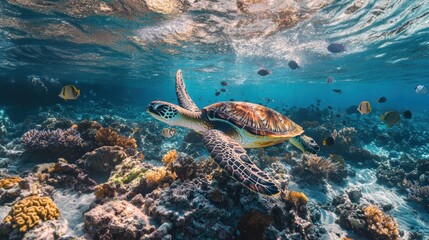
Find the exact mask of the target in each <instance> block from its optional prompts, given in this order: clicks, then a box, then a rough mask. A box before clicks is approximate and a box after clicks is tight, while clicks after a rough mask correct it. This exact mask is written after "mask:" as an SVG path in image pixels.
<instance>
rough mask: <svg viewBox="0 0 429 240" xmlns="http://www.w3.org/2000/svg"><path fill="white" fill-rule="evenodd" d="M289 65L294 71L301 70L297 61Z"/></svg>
mask: <svg viewBox="0 0 429 240" xmlns="http://www.w3.org/2000/svg"><path fill="white" fill-rule="evenodd" d="M287 65H288V66H289V67H290V68H291V69H293V70H295V69H297V68H299V65H298V63H297V62H296V61H294V60H291V61H289V63H288V64H287Z"/></svg>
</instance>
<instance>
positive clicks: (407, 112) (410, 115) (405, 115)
mask: <svg viewBox="0 0 429 240" xmlns="http://www.w3.org/2000/svg"><path fill="white" fill-rule="evenodd" d="M402 116H404V118H406V119H411V117H412V114H411V111H410V110H406V111H405V112H403V113H402Z"/></svg>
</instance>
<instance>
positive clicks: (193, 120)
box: [176, 109, 211, 133]
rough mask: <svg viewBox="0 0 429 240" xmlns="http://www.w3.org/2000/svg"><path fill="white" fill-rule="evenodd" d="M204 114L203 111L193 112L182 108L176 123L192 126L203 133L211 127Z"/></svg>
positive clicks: (191, 127) (187, 126)
mask: <svg viewBox="0 0 429 240" xmlns="http://www.w3.org/2000/svg"><path fill="white" fill-rule="evenodd" d="M202 115H203V114H202V112H192V111H189V110H186V109H181V111H180V116H181V117H180V118H179V120H177V122H176V125H178V126H182V127H186V128H190V129H193V130H194V131H196V132H199V133H201V132H203V131H205V130H208V129H210V128H211V127H210V124H208V122H207V121H206V120H205V119H203V117H202Z"/></svg>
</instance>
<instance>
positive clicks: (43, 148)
mask: <svg viewBox="0 0 429 240" xmlns="http://www.w3.org/2000/svg"><path fill="white" fill-rule="evenodd" d="M21 141H22V143H23V144H24V147H25V149H26V150H27V151H28V152H32V153H42V154H48V155H50V156H53V157H66V158H74V157H75V156H76V155H79V154H80V153H81V151H82V138H81V137H80V134H79V132H78V131H77V130H76V129H74V128H69V129H67V130H62V129H56V130H47V131H46V130H42V131H39V130H35V129H33V130H30V131H28V132H26V133H25V134H24V135H23V136H22V138H21Z"/></svg>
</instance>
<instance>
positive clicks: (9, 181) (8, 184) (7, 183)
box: [0, 177, 22, 189]
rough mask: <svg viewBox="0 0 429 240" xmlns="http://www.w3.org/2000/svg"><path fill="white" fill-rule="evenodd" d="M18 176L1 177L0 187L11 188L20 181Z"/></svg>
mask: <svg viewBox="0 0 429 240" xmlns="http://www.w3.org/2000/svg"><path fill="white" fill-rule="evenodd" d="M21 180H22V179H21V178H20V177H8V178H2V179H1V180H0V188H3V189H10V188H13V187H14V186H15V185H16V184H18V183H19V182H21Z"/></svg>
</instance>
